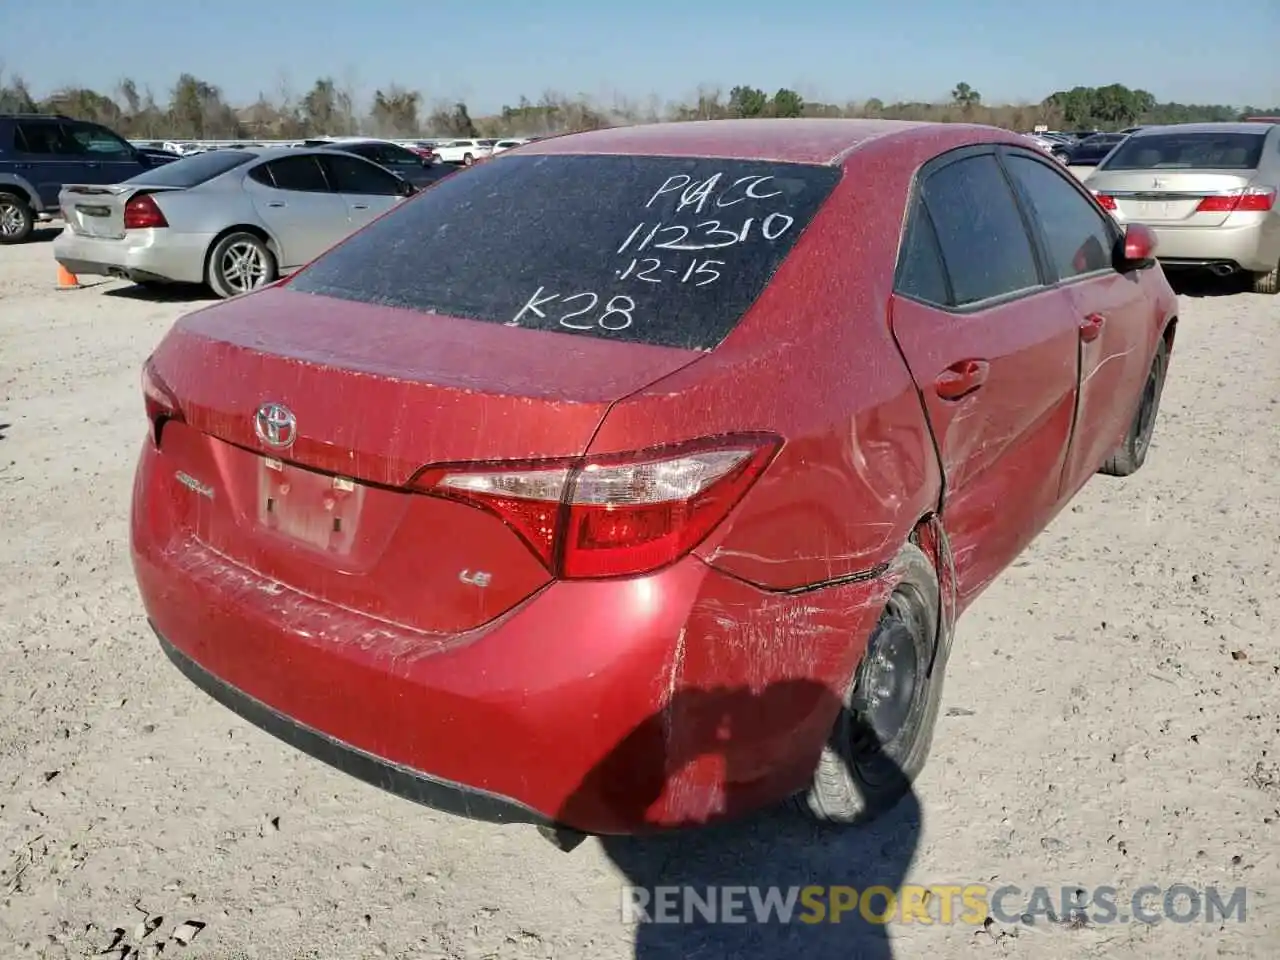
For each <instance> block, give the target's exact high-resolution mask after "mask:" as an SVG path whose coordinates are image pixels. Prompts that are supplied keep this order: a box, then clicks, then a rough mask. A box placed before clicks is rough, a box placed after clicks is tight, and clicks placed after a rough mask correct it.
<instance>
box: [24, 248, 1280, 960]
mask: <svg viewBox="0 0 1280 960" xmlns="http://www.w3.org/2000/svg"><path fill="white" fill-rule="evenodd" d="M48 238H49V232H46V233H45V235H44V237H43V239H42V240H41V241H40V242H34V243H31V244H27V245H24V246H21V247H17V248H0V377H2V379H3V381H4V387H3V399H2V400H0V524H3V530H4V531H5V536H4V538H3V539H2V540H0V609H2V610H3V617H2V618H0V620H2V622H0V718H2V719H0V871H2V872H0V955H2V956H4V957H6V958H7V957H11V956H12V957H22V956H33V957H34V956H45V957H68V956H82V955H87V954H88V953H90V952H94V951H101V950H103V949H104V948H107V947H109V946H110V945H112V943H113V941H116V940H118V941H119V943H118V944H117V946H116V949H115V952H114V953H111V954H107V956H114V957H120V956H121V955H122V954H121V949H120V948H121V947H130V948H132V947H136V946H139V945H141V946H143V947H147V946H148V945H151V946H152V948H154V945H156V944H158V943H163V944H164V945H165V949H164V951H163V955H164V956H165V957H172V956H178V957H187V956H190V957H207V958H232V957H257V958H263V960H278V958H279V960H283V958H297V957H308V958H320V960H330V958H364V957H382V956H391V957H405V958H409V957H413V958H452V960H461V958H466V960H480V958H502V960H513V958H553V957H554V958H592V960H597V958H598V960H612V958H625V957H632V956H638V957H641V958H644V960H651V958H658V957H672V958H681V960H695V958H696V960H711V958H716V957H721V956H725V957H740V958H744V960H745V958H747V957H757V956H758V957H770V958H772V957H788V958H791V957H806V958H813V957H820V958H825V957H841V958H846V960H847V958H852V957H859V956H865V957H877V958H879V957H889V956H893V957H897V958H899V960H901V958H913V957H928V958H930V960H933V958H943V960H945V958H968V957H1024V958H1028V960H1055V958H1072V960H1075V958H1080V957H1093V956H1109V957H1110V956H1114V957H1152V958H1159V960H1182V958H1195V957H1207V956H1232V957H1243V956H1256V957H1275V956H1277V955H1280V909H1278V908H1280V752H1278V751H1280V746H1277V743H1278V741H1280V738H1278V737H1277V733H1280V693H1278V692H1277V691H1278V690H1280V641H1277V638H1276V627H1277V625H1278V624H1280V572H1278V567H1280V550H1278V549H1277V542H1278V541H1280V506H1278V502H1280V499H1278V497H1277V493H1276V486H1275V480H1274V477H1275V476H1276V473H1277V471H1278V470H1280V443H1277V440H1278V439H1280V436H1278V430H1280V428H1278V427H1277V422H1278V419H1277V418H1278V416H1280V298H1265V297H1260V296H1254V295H1251V294H1235V295H1229V296H1228V295H1221V291H1213V292H1212V293H1214V295H1199V296H1184V297H1183V300H1182V322H1181V327H1180V330H1179V335H1178V343H1177V348H1176V350H1175V353H1174V359H1173V366H1172V371H1171V376H1170V381H1169V384H1168V387H1167V389H1166V391H1165V395H1164V408H1163V410H1162V414H1161V419H1160V423H1159V427H1158V429H1157V434H1156V439H1155V444H1154V447H1153V449H1152V451H1151V454H1150V458H1149V460H1148V462H1147V465H1146V467H1145V469H1144V470H1143V471H1142V472H1141V473H1140V474H1138V475H1137V476H1136V477H1134V478H1132V479H1131V480H1128V481H1117V480H1114V479H1109V478H1102V477H1099V478H1097V479H1096V480H1094V481H1093V482H1092V483H1090V484H1089V486H1088V487H1087V488H1086V489H1085V490H1084V491H1083V493H1082V494H1081V496H1080V497H1079V498H1078V500H1077V503H1076V504H1075V505H1074V506H1073V507H1072V508H1071V509H1069V510H1067V511H1065V512H1064V514H1063V515H1062V516H1061V518H1060V519H1059V520H1058V521H1057V522H1056V523H1055V524H1054V525H1053V526H1052V528H1051V529H1049V530H1048V531H1047V532H1046V533H1045V534H1044V535H1043V536H1042V537H1040V538H1039V539H1038V541H1037V542H1036V543H1035V544H1034V545H1033V547H1032V549H1031V550H1030V551H1029V552H1028V553H1027V554H1026V555H1025V557H1024V558H1023V559H1022V560H1021V561H1019V563H1018V565H1017V566H1016V567H1015V568H1013V569H1011V570H1010V571H1009V572H1008V573H1007V574H1006V575H1005V576H1004V577H1003V578H1002V579H1001V580H1000V581H999V582H998V583H996V584H995V585H994V586H993V587H992V588H991V589H990V590H989V592H988V593H987V594H986V595H985V596H984V597H983V598H982V599H981V600H980V601H979V602H978V604H977V605H976V607H975V608H974V609H973V610H972V611H971V613H970V614H969V616H968V617H967V619H965V620H964V621H963V622H962V624H961V626H960V630H959V635H958V638H957V646H956V654H955V656H954V659H953V664H952V668H951V674H950V680H949V681H948V689H947V696H946V705H945V706H946V715H945V716H944V717H943V719H942V720H941V721H940V725H939V731H938V736H937V739H936V742H935V745H934V753H933V757H932V760H931V762H930V765H929V767H928V769H927V771H926V773H925V775H924V776H923V778H922V779H921V780H920V782H919V783H918V784H917V796H916V798H915V802H914V803H906V804H905V805H904V806H903V807H902V808H901V809H900V810H899V811H897V812H895V813H894V814H892V815H890V816H889V817H888V818H887V819H886V820H885V821H883V822H881V823H879V824H877V825H876V826H874V827H872V828H868V829H865V830H861V831H854V832H849V833H846V834H843V835H841V836H839V837H837V838H832V837H831V836H829V835H828V836H825V837H819V836H817V835H816V834H814V833H812V832H811V831H809V830H807V829H805V828H801V827H798V826H797V825H795V824H794V823H791V822H790V821H787V820H786V819H785V818H777V817H766V818H761V819H760V820H757V821H755V822H753V823H750V824H747V825H743V826H741V827H737V828H732V829H726V830H718V831H715V832H710V833H704V834H701V835H696V836H686V837H682V838H679V839H676V840H671V841H662V842H658V841H648V842H644V843H640V842H630V843H622V842H618V843H610V844H608V845H607V846H606V845H602V844H600V843H597V842H595V841H590V842H588V843H587V844H585V845H583V846H582V847H580V848H579V849H578V850H577V851H576V852H574V853H572V854H562V853H559V852H557V851H555V850H553V849H552V848H551V847H550V846H549V845H548V844H546V843H545V842H544V841H543V840H542V839H541V838H540V837H539V836H538V835H537V834H536V833H535V832H533V831H532V830H531V829H527V828H500V827H491V826H486V825H480V824H473V823H467V822H462V821H459V820H455V819H452V818H449V817H447V816H444V815H437V814H435V813H433V812H430V811H426V810H423V809H421V808H418V807H415V806H413V805H411V804H409V803H407V802H404V801H401V800H398V799H396V798H394V797H391V796H389V795H386V794H383V793H381V792H379V791H378V790H375V789H373V788H371V787H367V786H364V785H363V784H360V783H357V782H355V781H353V780H350V779H347V778H346V777H344V776H342V775H341V774H339V773H336V772H334V771H332V770H330V769H329V768H327V767H325V766H323V765H322V764H320V763H318V762H316V761H313V760H311V759H308V758H307V757H304V756H302V755H300V754H297V753H295V752H293V751H291V750H290V749H288V748H286V747H284V746H282V745H281V744H280V743H278V742H276V741H275V740H273V739H271V738H270V737H268V736H267V735H265V734H262V733H259V732H258V731H257V730H255V729H253V728H251V727H250V726H248V725H247V724H245V723H243V722H241V721H240V720H239V719H237V718H236V717H234V716H233V715H231V714H230V713H229V712H228V711H226V710H224V709H223V708H222V707H220V706H217V705H216V704H214V703H213V702H212V701H210V700H209V699H207V698H206V697H205V696H204V695H203V694H202V693H200V692H198V691H197V690H196V689H195V688H194V687H192V686H191V685H190V684H188V683H187V682H186V681H185V680H184V679H182V678H181V677H180V676H179V675H178V674H177V673H176V671H175V670H174V669H173V668H172V667H171V666H170V665H169V663H168V662H167V661H166V660H165V659H164V658H163V657H162V655H161V654H160V652H159V650H158V649H157V647H156V645H155V643H154V641H153V639H152V638H151V637H150V636H149V634H148V632H147V631H146V629H145V625H144V623H143V620H142V617H141V616H140V607H139V603H138V600H137V597H136V594H135V590H134V584H133V579H132V575H131V571H130V567H129V561H128V556H127V545H126V521H127V504H128V491H129V486H130V481H131V475H132V471H133V465H134V458H135V454H136V452H137V449H138V444H139V442H140V440H141V437H142V434H143V419H142V418H143V414H142V403H141V398H140V396H139V388H138V371H139V367H140V364H141V362H142V360H143V358H144V357H145V356H146V355H147V353H148V352H149V350H150V349H151V347H152V346H153V345H154V344H155V343H156V341H157V340H158V339H159V338H160V336H161V335H162V334H163V333H164V331H165V329H166V328H167V326H168V325H169V324H170V323H171V322H172V321H173V320H174V318H176V317H177V316H179V315H180V314H181V313H183V312H184V311H185V310H188V309H191V301H190V300H184V299H183V298H177V299H172V298H170V299H169V300H166V301H157V300H156V299H154V297H153V298H147V297H145V296H143V295H141V294H140V292H139V291H136V290H134V288H131V287H129V286H128V285H126V284H122V283H116V282H112V283H106V284H103V285H100V286H96V287H94V288H92V289H84V290H78V291H70V292H57V291H55V290H54V289H53V286H54V267H53V263H52V260H51V257H50V253H49V247H48V243H47V240H48ZM624 876H625V877H630V878H632V879H633V881H635V882H642V883H643V882H647V883H657V882H661V881H662V880H665V881H666V882H694V883H699V884H707V883H713V884H728V883H739V884H771V883H773V884H783V885H787V884H806V883H814V884H851V885H853V886H856V887H863V886H866V885H868V884H874V883H884V882H888V883H890V885H894V884H896V883H898V882H900V881H904V880H905V882H908V883H913V884H927V885H934V887H935V889H936V887H937V885H948V884H955V885H963V884H971V883H989V884H991V885H992V886H999V885H1001V884H1016V885H1018V886H1020V887H1021V888H1023V889H1024V890H1029V889H1030V888H1032V887H1034V886H1037V885H1043V886H1046V887H1050V888H1052V889H1053V890H1054V891H1055V896H1056V891H1057V889H1058V888H1059V887H1062V886H1067V887H1074V886H1077V885H1079V886H1083V887H1087V886H1091V885H1099V884H1101V885H1111V886H1116V887H1119V888H1120V889H1121V890H1122V901H1121V905H1122V906H1123V905H1124V901H1123V895H1124V894H1123V892H1124V891H1132V890H1134V889H1135V888H1137V887H1139V886H1143V885H1148V884H1150V885H1156V886H1160V887H1168V886H1170V885H1173V884H1177V883H1185V884H1190V885H1193V886H1199V887H1204V886H1213V885H1216V886H1217V887H1219V888H1220V889H1221V890H1223V891H1224V894H1225V893H1226V892H1227V891H1228V890H1229V889H1230V888H1234V887H1236V886H1244V887H1247V890H1248V893H1247V901H1246V903H1247V908H1246V909H1247V913H1246V919H1245V922H1243V923H1241V922H1238V920H1235V919H1232V920H1229V921H1228V922H1225V923H1224V922H1214V923H1205V922H1203V921H1201V922H1196V923H1190V924H1175V923H1171V922H1167V921H1166V922H1162V923H1157V924H1154V925H1152V924H1142V923H1133V922H1131V923H1125V924H1116V923H1113V924H1087V925H1083V926H1079V925H1072V924H1064V923H1053V922H1050V921H1047V920H1046V919H1044V918H1043V917H1041V918H1040V919H1039V921H1038V922H1037V923H1036V924H1034V925H1032V926H1026V925H1019V924H1017V923H1009V924H1006V923H999V922H997V923H993V924H991V925H990V926H988V927H985V928H978V929H975V927H974V926H972V925H965V924H955V923H953V924H950V925H945V924H933V925H925V924H921V923H915V924H909V925H894V926H891V927H890V928H889V930H888V934H887V941H886V939H885V934H884V932H883V929H879V930H877V929H871V931H870V933H868V932H867V930H866V929H855V928H853V927H852V926H851V925H850V924H849V923H847V922H846V923H844V924H841V925H831V924H824V925H817V926H806V925H803V924H791V925H785V926H784V925H778V924H774V925H771V926H767V927H762V926H759V925H755V924H750V925H747V926H746V927H742V926H732V925H722V926H719V927H716V928H695V927H690V926H680V925H676V926H662V925H656V926H655V925H649V926H646V927H640V928H638V929H636V928H633V927H632V926H630V925H628V924H625V923H623V922H622V920H621V918H620V902H621V900H620V897H621V895H620V888H621V885H622V884H623V883H624V882H625V880H624ZM1013 902H1014V901H1012V900H1010V901H1008V902H1006V904H1005V907H1006V909H1012V907H1011V906H1010V904H1011V903H1013ZM1179 909H1181V910H1186V909H1188V908H1187V906H1186V905H1185V903H1184V904H1183V906H1182V907H1180V908H1179ZM1121 912H1123V911H1121ZM157 917H159V918H162V919H160V920H159V922H158V923H157V922H156V919H155V918H157ZM187 921H193V922H195V923H196V924H201V925H203V927H202V928H201V929H199V930H198V932H196V933H195V936H194V939H190V937H189V935H190V934H191V932H192V931H193V930H194V929H195V928H192V927H189V928H188V929H187V931H186V934H187V936H184V939H190V945H189V946H186V947H183V946H182V945H181V943H180V942H179V940H178V939H175V937H174V933H175V928H178V927H179V926H180V925H181V924H183V923H185V922H187ZM140 924H141V925H142V926H141V928H140V929H139V925H140ZM149 926H156V930H155V931H154V932H151V933H148V927H149ZM114 928H120V929H121V930H122V931H123V935H121V934H119V933H117V934H113V933H112V931H113V929H114ZM858 944H863V945H862V946H858ZM1268 944H1269V945H1270V946H1267V945H1268ZM130 955H132V954H130ZM143 955H144V956H145V955H146V954H145V953H144V954H143Z"/></svg>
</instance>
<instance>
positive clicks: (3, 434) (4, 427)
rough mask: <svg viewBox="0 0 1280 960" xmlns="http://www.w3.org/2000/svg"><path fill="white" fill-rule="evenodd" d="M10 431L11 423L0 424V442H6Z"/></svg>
mask: <svg viewBox="0 0 1280 960" xmlns="http://www.w3.org/2000/svg"><path fill="white" fill-rule="evenodd" d="M11 429H13V424H12V423H0V440H7V439H8V438H9V431H10V430H11Z"/></svg>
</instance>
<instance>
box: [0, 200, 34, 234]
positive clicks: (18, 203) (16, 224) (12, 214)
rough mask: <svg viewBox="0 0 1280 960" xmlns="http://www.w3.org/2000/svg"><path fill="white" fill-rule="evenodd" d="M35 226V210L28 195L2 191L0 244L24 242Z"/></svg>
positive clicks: (0, 202)
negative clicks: (28, 199)
mask: <svg viewBox="0 0 1280 960" xmlns="http://www.w3.org/2000/svg"><path fill="white" fill-rule="evenodd" d="M35 227H36V215H35V211H34V210H32V209H31V204H29V203H28V202H27V198H26V197H24V196H21V195H19V194H16V193H9V192H7V191H6V192H3V193H0V244H9V243H23V242H25V241H26V239H27V238H28V237H30V236H31V231H32V230H34V229H35Z"/></svg>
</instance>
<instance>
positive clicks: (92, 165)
mask: <svg viewBox="0 0 1280 960" xmlns="http://www.w3.org/2000/svg"><path fill="white" fill-rule="evenodd" d="M85 166H86V167H88V168H89V169H90V170H97V169H98V168H99V167H100V166H102V164H100V163H94V162H93V161H86V162H85Z"/></svg>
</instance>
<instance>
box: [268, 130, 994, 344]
mask: <svg viewBox="0 0 1280 960" xmlns="http://www.w3.org/2000/svg"><path fill="white" fill-rule="evenodd" d="M997 173H998V171H997ZM839 179H840V170H839V169H838V168H835V167H827V166H816V165H808V164H793V163H776V162H758V161H741V160H707V159H686V158H674V157H622V156H563V155H557V156H534V157H521V156H512V157H510V158H507V159H504V160H503V162H502V163H495V164H491V165H481V166H478V167H477V168H475V169H474V170H471V171H468V172H467V173H466V174H464V175H461V176H456V177H449V178H446V179H444V180H442V181H440V183H439V184H438V185H437V186H435V187H433V188H432V189H431V190H429V191H426V192H424V193H423V194H422V195H420V196H419V197H418V198H416V199H414V200H412V201H410V202H409V203H406V204H404V205H403V206H402V207H400V208H399V209H398V210H396V211H394V212H392V213H390V214H388V215H387V216H384V217H382V218H381V219H379V220H378V221H376V222H375V223H374V224H373V225H372V226H370V227H368V228H367V229H365V230H363V231H361V232H360V233H358V234H356V235H355V236H353V237H352V238H351V239H349V240H348V241H346V242H345V243H343V244H341V245H340V246H338V247H336V248H334V249H333V250H332V251H330V252H329V253H328V254H326V255H325V256H323V257H321V258H320V259H319V260H318V261H316V262H315V263H314V264H312V265H311V266H310V267H308V268H307V269H306V270H304V271H303V272H302V273H300V274H298V275H297V276H296V277H295V279H294V280H293V282H292V283H291V284H290V289H292V290H295V291H299V292H304V293H313V294H321V295H325V296H332V297H339V298H342V299H347V300H355V301H360V302H364V303H377V304H386V305H388V306H396V307H406V308H409V309H414V310H421V311H430V312H435V313H440V314H447V315H452V316H459V317H468V318H471V319H474V320H480V321H484V322H488V323H498V324H506V325H508V326H518V327H526V328H533V329H539V330H558V331H561V332H565V333H574V334H580V335H584V336H594V337H608V338H612V339H618V340H626V341H632V342H639V343H650V344H657V345H662V346H672V347H682V348H686V349H696V350H709V349H711V348H713V347H715V346H716V345H717V344H719V343H720V342H721V341H722V340H723V339H724V338H725V337H726V336H727V335H728V334H729V333H730V331H732V330H733V328H734V327H735V326H736V325H737V323H738V321H739V320H740V319H741V318H742V315H743V314H744V313H745V312H746V311H747V310H748V309H749V308H750V306H751V305H752V303H754V302H755V300H756V298H757V297H759V295H760V294H761V292H762V291H763V290H764V288H765V286H766V285H767V284H768V283H769V281H770V279H771V278H772V277H773V274H774V272H775V271H776V270H777V269H778V267H779V265H780V264H781V263H782V261H783V259H784V258H785V257H786V256H787V254H788V253H789V252H790V251H791V249H792V247H793V245H794V244H795V242H796V239H797V238H798V237H799V236H800V234H801V232H802V231H803V230H804V229H805V227H806V226H808V224H809V222H810V221H811V220H812V218H813V216H814V215H815V214H816V213H817V211H818V209H819V208H820V207H821V206H822V204H823V202H824V201H825V200H826V199H827V197H828V196H829V194H830V193H831V190H832V189H833V188H834V187H835V185H836V183H837V182H838V181H839Z"/></svg>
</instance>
